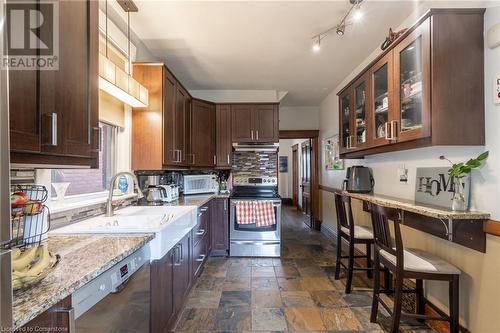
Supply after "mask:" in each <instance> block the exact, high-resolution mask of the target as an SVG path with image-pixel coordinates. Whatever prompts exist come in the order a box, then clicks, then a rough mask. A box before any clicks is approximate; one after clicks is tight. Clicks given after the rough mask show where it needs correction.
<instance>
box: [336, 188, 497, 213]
mask: <svg viewBox="0 0 500 333" xmlns="http://www.w3.org/2000/svg"><path fill="white" fill-rule="evenodd" d="M342 194H344V195H347V196H350V197H351V198H355V199H359V200H363V201H368V202H371V203H374V204H377V205H383V206H386V207H391V208H398V209H402V210H405V211H408V212H412V213H416V214H421V215H424V216H429V217H434V218H437V219H452V220H468V219H470V220H487V219H489V218H490V214H489V213H483V212H478V211H464V212H460V211H453V210H451V209H447V208H444V207H439V206H432V205H427V204H422V203H418V202H415V201H413V200H406V199H401V198H396V197H391V196H387V195H382V194H366V193H352V192H347V191H342Z"/></svg>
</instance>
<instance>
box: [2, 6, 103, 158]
mask: <svg viewBox="0 0 500 333" xmlns="http://www.w3.org/2000/svg"><path fill="white" fill-rule="evenodd" d="M97 20H98V4H97V2H95V1H59V57H58V66H59V69H58V70H54V71H52V70H41V71H31V72H24V73H21V72H19V73H11V76H10V80H9V89H10V92H9V98H10V101H9V103H10V104H9V107H10V119H11V121H10V126H11V128H10V131H11V162H12V163H24V164H54V165H77V166H91V167H97V160H98V156H97V155H98V154H97V153H98V149H99V147H98V142H99V135H98V132H99V125H98V122H99V114H98V21H97ZM40 33H41V34H42V35H43V34H44V33H47V31H45V30H43V29H42V31H41V32H40Z"/></svg>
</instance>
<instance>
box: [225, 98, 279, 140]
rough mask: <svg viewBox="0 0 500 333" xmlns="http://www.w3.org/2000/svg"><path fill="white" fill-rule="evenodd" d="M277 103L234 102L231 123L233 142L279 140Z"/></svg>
mask: <svg viewBox="0 0 500 333" xmlns="http://www.w3.org/2000/svg"><path fill="white" fill-rule="evenodd" d="M278 112H279V110H278V105H277V104H233V105H231V118H232V119H231V124H232V141H233V142H242V143H245V142H278V141H279V114H278Z"/></svg>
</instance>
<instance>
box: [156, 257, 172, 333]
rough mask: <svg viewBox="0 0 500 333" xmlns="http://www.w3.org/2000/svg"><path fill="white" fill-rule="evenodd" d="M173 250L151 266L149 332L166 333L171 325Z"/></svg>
mask: <svg viewBox="0 0 500 333" xmlns="http://www.w3.org/2000/svg"><path fill="white" fill-rule="evenodd" d="M174 249H175V247H174ZM174 249H172V250H170V252H168V253H167V254H166V255H165V256H164V257H163V258H161V259H160V260H156V261H154V262H153V263H152V264H151V332H159V333H161V332H168V331H169V330H170V326H171V325H173V323H172V322H173V320H174V317H175V316H174V296H173V293H172V288H173V281H174V279H173V275H174V274H173V265H174Z"/></svg>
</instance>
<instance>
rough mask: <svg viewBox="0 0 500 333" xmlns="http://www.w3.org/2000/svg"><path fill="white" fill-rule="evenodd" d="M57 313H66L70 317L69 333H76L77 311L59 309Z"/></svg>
mask: <svg viewBox="0 0 500 333" xmlns="http://www.w3.org/2000/svg"><path fill="white" fill-rule="evenodd" d="M55 312H57V313H65V314H67V315H68V331H67V332H68V333H76V328H75V309H74V308H71V309H57V310H55Z"/></svg>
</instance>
